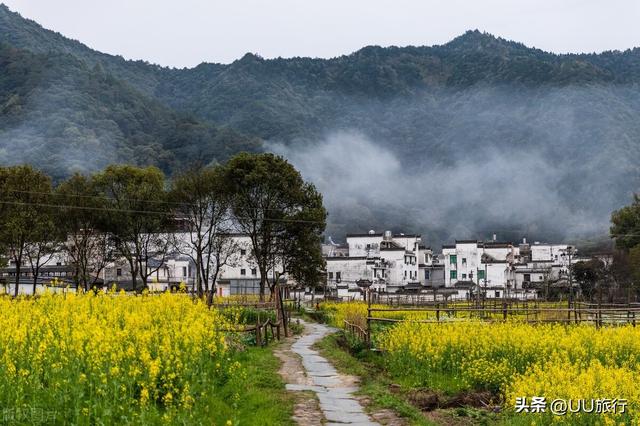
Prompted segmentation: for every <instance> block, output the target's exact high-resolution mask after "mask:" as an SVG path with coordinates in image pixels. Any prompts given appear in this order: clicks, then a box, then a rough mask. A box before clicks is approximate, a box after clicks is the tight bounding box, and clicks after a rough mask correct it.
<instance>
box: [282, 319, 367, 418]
mask: <svg viewBox="0 0 640 426" xmlns="http://www.w3.org/2000/svg"><path fill="white" fill-rule="evenodd" d="M304 326H305V331H304V333H303V334H302V336H301V337H299V338H298V339H297V340H296V341H295V342H293V344H292V345H291V349H290V350H288V349H281V350H279V351H277V352H276V355H277V356H278V357H279V358H280V359H281V360H282V361H283V368H282V369H281V374H282V375H283V378H284V379H285V381H286V382H287V389H288V390H290V391H296V392H312V393H314V394H315V396H316V397H317V400H318V401H319V404H316V403H315V401H308V399H309V398H307V402H306V403H298V404H297V405H296V410H295V413H294V419H295V420H296V421H297V422H298V424H300V425H305V426H306V425H319V424H322V423H323V419H324V420H325V421H326V423H324V424H326V425H345V424H348V425H370V426H371V425H374V426H375V425H379V423H376V422H374V421H372V420H371V419H370V418H369V417H368V416H367V414H366V413H365V412H364V409H363V407H362V405H361V404H360V402H359V401H358V400H357V399H356V397H355V396H354V393H355V392H357V391H358V386H357V381H356V379H355V378H353V377H351V376H346V375H343V374H341V373H338V371H336V369H335V368H334V367H333V365H331V363H330V362H329V361H327V360H326V359H325V358H324V357H322V356H320V354H319V353H318V351H316V350H314V349H311V347H312V346H313V345H314V344H315V343H316V342H318V341H319V340H320V339H322V338H323V337H325V336H326V335H328V334H330V333H333V332H335V331H337V330H336V329H333V328H331V327H328V326H326V325H323V324H316V323H305V324H304ZM296 355H297V356H296ZM298 356H299V359H297V358H298ZM300 360H301V364H300ZM296 364H297V368H296ZM314 411H315V413H314ZM314 414H315V415H314Z"/></svg>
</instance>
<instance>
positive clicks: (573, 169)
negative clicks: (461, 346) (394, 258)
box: [0, 6, 640, 239]
mask: <svg viewBox="0 0 640 426" xmlns="http://www.w3.org/2000/svg"><path fill="white" fill-rule="evenodd" d="M0 43H3V46H4V47H3V48H2V49H1V50H0V67H1V69H2V74H1V75H0V114H1V115H0V143H1V148H2V150H3V151H1V152H0V154H1V156H0V160H1V161H3V162H7V161H19V160H20V159H23V160H27V161H30V162H33V163H36V164H37V163H38V161H42V160H40V159H41V158H46V159H47V161H46V162H45V163H46V164H45V167H49V168H56V169H57V170H58V173H60V174H64V173H67V172H68V171H69V170H71V169H73V168H80V169H88V168H92V167H98V166H99V165H101V164H103V163H106V162H110V161H131V160H132V159H133V161H136V162H139V163H145V162H149V163H152V164H159V165H161V166H162V167H163V168H165V169H166V170H168V171H171V170H173V169H175V168H176V167H179V166H180V165H181V164H184V163H186V162H189V161H192V160H194V159H197V160H199V161H203V160H204V161H213V160H216V159H218V160H220V159H224V158H226V157H228V155H230V154H231V153H233V152H237V151H240V150H245V149H259V144H258V142H257V140H263V141H265V143H266V145H265V147H266V149H271V150H275V151H278V152H281V153H283V154H284V155H287V156H288V157H289V158H290V159H292V161H294V163H295V164H296V165H297V166H298V167H300V168H301V169H302V171H303V173H304V174H305V175H306V176H308V177H310V178H311V179H313V180H314V181H315V182H316V183H317V185H318V186H319V187H320V189H321V190H322V191H323V192H324V193H325V198H326V201H327V203H328V206H329V210H330V213H331V215H330V222H331V226H330V228H329V229H330V233H331V232H335V233H341V232H343V231H346V230H347V229H348V230H363V231H365V230H367V229H368V228H369V227H370V226H375V227H389V228H394V229H399V228H401V227H402V228H404V229H406V230H425V229H427V230H429V231H430V232H433V233H435V235H437V236H438V237H439V238H441V239H442V238H450V237H451V236H457V237H459V238H467V237H476V236H478V237H483V236H486V234H487V233H488V232H492V231H496V232H498V233H499V234H501V235H502V236H505V237H512V238H515V237H517V236H521V235H523V234H534V235H540V236H541V237H546V238H554V239H559V238H562V237H563V236H565V235H567V233H569V234H598V233H601V232H602V233H604V232H605V230H606V222H607V217H608V214H609V212H610V211H611V210H612V209H614V208H617V207H619V206H621V205H623V204H625V203H626V202H627V201H628V200H629V199H630V196H631V193H632V192H633V191H635V190H637V188H638V184H639V183H640V181H639V180H640V173H639V170H638V166H637V165H638V164H639V162H640V120H638V116H639V114H638V113H639V112H640V49H638V48H636V49H632V50H627V51H625V52H604V53H601V54H581V55H576V54H571V55H556V54H551V53H548V52H543V51H541V50H538V49H533V48H529V47H527V46H524V45H523V44H520V43H516V42H512V41H507V40H504V39H501V38H497V37H494V36H492V35H489V34H486V33H481V32H479V31H469V32H467V33H465V34H463V35H461V36H460V37H458V38H456V39H454V40H452V41H451V42H449V43H447V44H444V45H441V46H432V47H389V48H381V47H376V46H370V47H365V48H363V49H361V50H359V51H357V52H355V53H353V54H351V55H347V56H341V57H338V58H333V59H312V58H290V59H272V60H265V59H263V58H261V57H259V56H257V55H254V54H247V55H245V56H244V57H242V58H241V59H239V60H237V61H235V62H233V63H231V64H228V65H222V64H208V63H203V64H201V65H199V66H197V67H195V68H192V69H171V68H164V67H160V66H157V65H152V64H149V63H146V62H144V61H127V60H124V59H123V58H121V57H118V56H112V55H107V54H103V53H100V52H96V51H94V50H91V49H89V48H88V47H86V46H84V45H83V44H81V43H80V42H77V41H74V40H70V39H67V38H65V37H64V36H62V35H60V34H57V33H54V32H51V31H48V30H46V29H43V28H42V27H40V26H39V25H38V24H37V23H35V22H33V21H29V20H26V19H23V18H22V17H20V16H19V15H17V14H15V13H13V12H11V11H9V10H8V9H7V8H6V7H4V6H0ZM220 128H223V129H225V130H220ZM231 129H233V130H231ZM242 135H246V136H242ZM103 141H105V142H103ZM93 150H95V151H93ZM86 152H90V153H91V155H90V156H88V157H83V153H86ZM94 152H95V154H94ZM2 156H3V157H2ZM354 211H357V214H354Z"/></svg>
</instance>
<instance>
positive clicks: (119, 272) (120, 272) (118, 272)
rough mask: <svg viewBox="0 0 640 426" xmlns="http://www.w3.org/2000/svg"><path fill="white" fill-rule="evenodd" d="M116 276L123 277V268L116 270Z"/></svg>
mask: <svg viewBox="0 0 640 426" xmlns="http://www.w3.org/2000/svg"><path fill="white" fill-rule="evenodd" d="M116 275H117V276H118V277H121V276H122V268H118V269H116Z"/></svg>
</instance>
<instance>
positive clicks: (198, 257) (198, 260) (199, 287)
mask: <svg viewBox="0 0 640 426" xmlns="http://www.w3.org/2000/svg"><path fill="white" fill-rule="evenodd" d="M201 265H202V253H200V251H198V254H197V255H196V285H197V291H198V297H200V298H202V297H203V295H204V292H203V289H202V277H201V272H200V271H201Z"/></svg>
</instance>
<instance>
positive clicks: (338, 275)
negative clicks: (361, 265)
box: [336, 271, 342, 282]
mask: <svg viewBox="0 0 640 426" xmlns="http://www.w3.org/2000/svg"><path fill="white" fill-rule="evenodd" d="M336 281H337V282H340V281H342V273H341V272H340V271H338V272H336Z"/></svg>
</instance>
